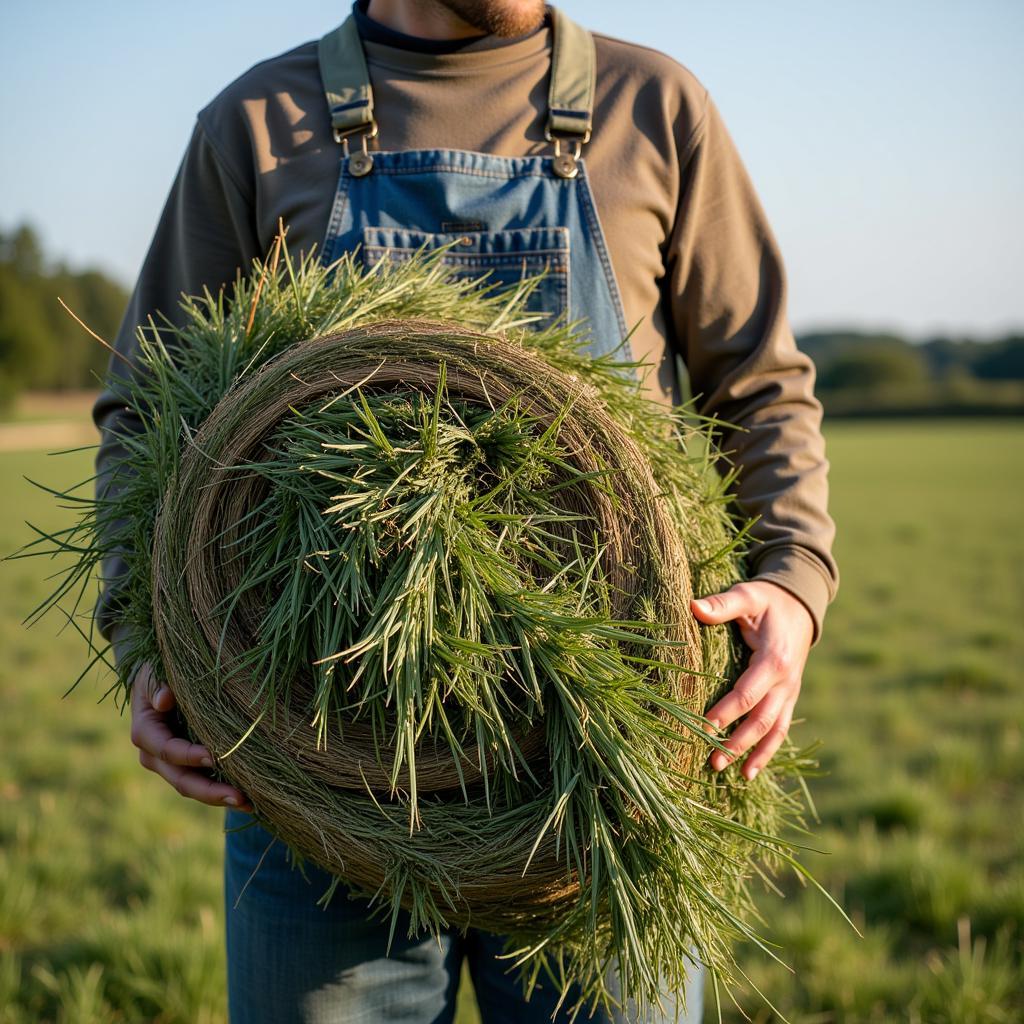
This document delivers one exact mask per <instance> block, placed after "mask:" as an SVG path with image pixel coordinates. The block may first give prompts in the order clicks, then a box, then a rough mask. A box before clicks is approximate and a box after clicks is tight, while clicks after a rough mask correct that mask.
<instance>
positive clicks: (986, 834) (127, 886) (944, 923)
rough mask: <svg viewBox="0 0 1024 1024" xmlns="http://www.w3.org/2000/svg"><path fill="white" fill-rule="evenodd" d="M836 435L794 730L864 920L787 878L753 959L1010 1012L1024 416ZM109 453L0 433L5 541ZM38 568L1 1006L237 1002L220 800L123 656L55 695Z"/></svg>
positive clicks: (857, 1003) (937, 1002)
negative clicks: (109, 669)
mask: <svg viewBox="0 0 1024 1024" xmlns="http://www.w3.org/2000/svg"><path fill="white" fill-rule="evenodd" d="M828 442H829V456H830V459H831V461H832V465H833V472H832V487H833V504H832V508H833V514H834V516H835V518H836V520H837V523H838V527H839V537H838V541H837V546H836V551H837V557H838V560H839V563H840V568H841V571H842V575H843V581H842V586H841V590H840V596H839V598H838V600H837V601H836V603H835V604H834V605H833V606H832V608H831V609H830V611H829V616H828V619H827V622H826V630H825V635H824V637H823V639H822V641H821V644H820V645H819V646H818V647H817V648H816V649H815V650H814V652H813V653H812V657H811V662H810V664H809V666H808V670H807V673H806V676H805V679H804V692H803V695H802V696H801V700H800V703H799V705H798V714H799V715H800V716H801V717H802V721H801V722H800V723H799V724H797V725H795V726H794V733H793V735H794V737H795V738H796V739H797V740H798V741H799V742H801V743H804V742H809V741H810V740H813V739H816V738H820V739H821V741H822V743H823V747H822V750H821V755H820V756H821V762H822V768H823V770H824V773H825V774H824V775H823V776H822V777H821V778H819V779H816V780H814V781H813V784H812V792H813V795H814V797H815V800H816V802H817V806H818V811H819V814H820V817H821V823H820V825H819V826H818V827H817V830H816V835H815V836H814V838H813V845H814V847H815V848H816V850H818V851H820V852H809V853H807V854H806V856H805V862H806V863H807V864H808V865H809V866H810V868H811V869H812V871H813V872H814V873H815V875H816V877H817V878H818V879H819V880H820V881H821V882H822V883H823V884H824V885H825V886H826V888H827V889H828V890H829V891H830V892H831V893H832V894H833V895H834V896H835V897H836V899H837V900H839V901H840V902H841V904H842V905H843V906H844V907H845V909H846V910H847V912H848V913H849V914H850V916H851V918H852V919H853V920H854V922H855V923H856V924H857V926H858V928H859V929H860V931H861V933H862V935H863V937H858V935H857V934H856V933H855V932H854V931H853V930H852V929H850V927H849V926H848V925H847V924H845V922H844V921H843V920H842V919H841V917H840V916H839V915H838V913H836V911H835V910H834V909H833V908H831V907H830V906H829V905H828V903H827V901H826V900H825V899H824V898H823V897H822V896H821V895H820V894H818V893H816V892H815V891H814V890H812V889H803V888H801V887H800V886H799V885H796V884H794V883H793V881H792V880H791V879H784V880H783V887H784V889H785V891H786V898H785V899H780V898H779V897H778V896H776V895H773V894H772V893H769V892H766V893H765V896H764V900H763V908H764V915H765V929H766V932H767V933H768V934H769V935H770V936H771V937H773V938H774V939H775V940H776V941H778V942H779V943H780V945H781V947H782V949H781V951H780V956H781V957H782V959H783V960H785V961H786V963H787V964H788V965H789V967H790V968H791V969H792V970H791V971H790V970H788V969H787V968H786V967H782V966H779V965H778V964H777V963H774V962H773V961H771V960H770V959H769V958H767V957H766V956H765V955H764V954H763V953H759V952H756V951H752V952H750V953H749V955H747V956H746V958H745V961H744V963H745V967H746V969H747V971H748V972H749V974H750V977H751V979H752V982H753V983H754V984H756V985H757V986H758V987H759V988H760V989H761V990H762V992H763V993H764V994H765V995H766V996H767V997H768V998H769V999H770V1000H771V1001H772V1003H774V1004H775V1005H776V1006H777V1007H778V1008H779V1010H780V1011H782V1012H783V1013H784V1014H785V1015H786V1017H787V1018H788V1019H789V1020H791V1021H793V1022H794V1024H831V1022H836V1024H839V1022H875V1021H877V1022H890V1021H907V1022H914V1024H932V1022H934V1024H940V1022H948V1024H973V1022H979V1024H980V1022H992V1024H1004V1022H1005V1024H1011V1022H1018V1021H1021V1020H1024V958H1022V943H1024V857H1022V853H1024V826H1022V822H1024V786H1022V779H1024V671H1022V669H1021V665H1022V663H1024V628H1022V619H1024V532H1022V529H1021V518H1022V515H1021V513H1022V511H1024V501H1022V500H1021V499H1022V491H1024V484H1022V473H1021V467H1022V466H1024V425H1022V424H1021V423H1020V422H1011V421H1002V422H1001V421H973V420H967V421H965V420H961V421H956V422H953V421H915V422H901V423H893V422H886V421H870V422H864V423H858V424H834V425H832V426H831V427H830V428H829V429H828ZM91 458H92V453H91V452H80V453H76V454H74V455H67V456H59V457H51V456H46V455H44V454H42V453H38V452H4V453H2V454H0V551H2V552H4V553H6V552H9V551H11V550H13V549H14V548H16V547H17V546H18V545H19V544H21V543H23V542H24V541H25V540H26V539H27V538H28V536H29V533H28V530H27V528H26V527H25V526H24V520H26V519H28V520H31V521H33V522H35V523H37V524H38V525H41V526H47V527H52V526H55V525H57V524H59V523H61V522H64V521H66V519H65V517H66V516H67V515H68V513H67V512H64V511H62V510H60V509H58V508H56V507H55V504H54V502H53V500H52V499H50V498H49V497H48V496H46V495H45V494H43V493H42V492H40V491H37V490H35V489H33V488H31V487H30V486H29V485H28V484H27V483H25V482H24V480H23V477H25V476H29V477H32V478H34V479H37V480H39V481H41V482H43V483H48V484H51V485H60V486H61V487H63V486H65V485H66V484H67V483H68V482H69V481H70V480H71V479H73V478H74V479H78V478H85V477H87V476H88V475H89V473H90V467H91ZM46 571H47V566H46V564H45V563H44V562H42V561H39V560H23V561H16V562H7V563H3V564H0V650H2V652H3V657H2V660H0V1024H29V1022H31V1024H37V1022H44V1021H60V1022H68V1024H71V1022H83V1024H84V1022H89V1024H93V1022H100V1024H102V1022H108V1021H124V1022H139V1021H154V1022H160V1024H204V1022H206V1024H213V1022H218V1021H219V1022H223V1021H224V1020H225V1005H224V952H223V948H222V945H223V943H222V927H223V908H222V903H221V900H222V887H221V859H220V856H221V844H222V836H221V827H222V820H223V819H222V815H221V812H219V811H217V810H215V809H212V808H207V807H203V806H200V805H198V804H194V803H192V802H189V801H185V800H183V799H182V798H180V797H179V796H177V794H175V793H174V792H173V791H172V790H171V789H170V788H169V787H168V786H166V784H165V783H163V782H162V781H161V780H159V779H158V778H157V777H156V776H155V775H153V774H151V773H149V772H146V771H144V770H143V769H142V768H141V767H140V766H139V765H138V761H137V752H136V751H135V749H134V747H132V746H131V744H130V742H129V739H128V719H127V715H126V714H125V715H124V716H122V715H119V713H118V711H117V709H116V707H115V706H114V703H113V700H112V698H111V697H107V698H106V699H101V698H102V696H103V694H104V691H105V690H106V689H107V687H108V686H109V685H110V682H111V680H110V679H107V678H103V677H101V676H100V674H98V673H95V672H94V673H93V674H91V675H90V676H89V677H87V678H86V680H85V681H83V683H82V684H81V685H80V686H79V687H78V688H77V689H76V690H75V691H74V692H73V693H72V694H70V695H69V696H68V697H66V698H63V699H62V694H63V693H64V692H65V690H66V689H67V688H68V686H69V685H70V684H71V682H72V681H73V680H74V678H75V677H76V676H77V675H78V673H79V671H80V669H81V667H82V660H83V657H84V649H83V645H82V641H81V639H80V638H79V637H78V636H77V635H76V634H75V633H74V631H73V630H71V629H65V630H64V631H63V632H59V630H60V626H61V623H60V622H59V621H58V620H57V619H56V618H55V617H51V618H49V619H47V620H44V621H43V622H42V623H41V624H39V625H38V626H36V627H34V628H33V629H31V630H25V629H24V628H23V627H22V626H21V624H20V622H21V619H22V617H23V616H24V615H25V614H26V613H27V612H28V611H30V610H31V608H32V607H33V606H34V605H35V603H36V602H37V601H38V600H39V599H40V598H41V597H42V596H43V595H44V594H45V593H46V589H47V583H46V582H45V580H44V575H45V573H46ZM737 998H738V1000H739V1003H740V1005H741V1006H742V1008H743V1010H744V1011H745V1012H746V1013H747V1014H748V1015H749V1016H750V1018H751V1019H753V1020H754V1021H758V1022H767V1021H773V1020H779V1019H781V1018H780V1017H779V1016H777V1015H775V1014H773V1013H772V1011H770V1010H767V1009H766V1008H765V1005H764V1003H763V1001H762V1000H761V998H760V997H759V996H757V995H756V994H755V993H754V992H753V990H752V989H750V990H748V991H746V992H740V993H738V994H737ZM723 1016H724V1018H725V1019H726V1020H728V1021H740V1020H742V1019H743V1017H742V1015H741V1013H740V1011H739V1010H737V1009H735V1008H733V1007H731V1005H728V1004H727V1005H726V1006H725V1007H724V1008H723ZM474 1018H475V1014H474V1011H473V1007H472V1004H471V1001H470V1000H469V999H466V1000H464V1003H463V1007H462V1012H461V1013H460V1024H468V1022H469V1021H471V1020H473V1019H474ZM706 1019H707V1020H708V1021H711V1020H714V1019H717V1018H716V1016H715V1014H714V1012H713V1008H712V1007H710V1006H709V1011H708V1015H707V1018H706Z"/></svg>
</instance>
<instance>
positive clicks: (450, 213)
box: [319, 8, 632, 360]
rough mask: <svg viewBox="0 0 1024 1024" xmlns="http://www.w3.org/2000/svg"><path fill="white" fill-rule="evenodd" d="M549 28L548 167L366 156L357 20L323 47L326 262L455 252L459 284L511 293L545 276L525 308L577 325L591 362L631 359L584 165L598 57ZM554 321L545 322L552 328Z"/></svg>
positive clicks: (588, 43) (544, 159)
mask: <svg viewBox="0 0 1024 1024" xmlns="http://www.w3.org/2000/svg"><path fill="white" fill-rule="evenodd" d="M550 10H551V12H552V16H553V20H554V24H553V33H554V42H553V49H552V60H551V85H550V89H549V92H548V112H547V121H546V127H545V137H546V138H547V139H548V140H549V141H551V142H552V144H553V149H554V152H553V154H552V155H549V156H525V157H506V156H494V155H492V154H490V153H476V152H471V151H469V150H464V149H407V150H396V151H390V152H387V151H385V152H380V151H371V150H370V148H369V144H368V143H369V140H370V139H372V138H374V137H376V135H377V120H376V117H375V113H374V106H373V91H372V88H371V86H370V78H369V74H368V72H367V68H366V58H365V56H364V53H363V47H362V42H361V40H360V38H359V32H358V29H357V28H356V23H355V20H354V19H353V18H352V17H351V16H349V18H347V19H346V20H345V22H344V23H343V24H341V25H340V26H339V27H338V28H336V29H334V30H333V31H332V32H329V33H328V34H327V35H325V36H324V37H323V39H321V40H320V44H319V59H320V75H321V78H322V80H323V84H324V89H325V91H326V94H327V104H328V107H329V108H330V112H331V125H332V127H333V130H334V138H335V141H337V142H338V143H339V146H340V147H341V149H342V156H341V169H340V173H339V177H338V187H337V191H336V193H335V196H334V203H333V206H332V209H331V217H330V221H329V223H328V226H327V233H326V236H325V238H324V244H323V246H322V248H321V261H322V262H323V263H324V264H329V263H331V262H333V261H334V260H335V259H337V258H338V257H339V256H341V255H342V254H343V253H345V252H348V251H352V250H356V249H358V250H359V251H360V253H361V255H362V260H363V263H364V264H365V265H366V266H373V265H374V264H375V263H376V262H378V261H379V260H380V259H381V258H382V257H383V256H384V254H385V253H387V254H388V255H389V256H390V258H391V259H392V260H400V259H403V258H408V256H409V254H410V253H412V252H413V251H415V250H416V249H417V248H419V247H420V246H425V247H426V248H428V249H431V248H435V247H437V246H440V245H443V244H445V243H448V242H453V241H454V242H457V244H456V245H455V246H454V247H453V248H451V249H449V250H448V252H447V254H446V255H445V256H444V257H442V261H443V262H444V263H445V264H447V265H448V266H449V267H450V268H451V271H452V273H453V274H455V275H457V276H472V277H479V276H481V275H486V282H487V283H495V284H501V285H505V284H513V283H515V282H516V281H518V280H519V279H520V277H522V276H524V275H532V274H535V273H538V272H539V271H540V270H542V269H544V268H545V267H546V268H547V269H548V271H549V273H548V274H547V276H546V277H545V278H544V279H543V280H542V283H541V285H540V287H539V288H537V289H536V290H535V291H534V292H533V293H532V294H531V295H530V298H529V302H528V304H527V309H529V310H531V311H537V312H543V313H549V314H551V316H552V318H554V317H558V316H560V315H562V314H568V319H569V320H577V319H582V318H585V319H584V320H583V323H582V324H581V327H582V328H583V329H584V330H588V329H589V332H590V337H589V342H588V345H587V349H588V350H589V351H590V352H591V353H592V354H593V355H595V356H596V355H604V354H606V353H610V352H613V351H617V353H618V356H619V357H620V358H622V359H624V360H629V359H631V358H632V356H631V353H630V350H629V342H628V340H625V339H626V334H627V330H626V320H625V315H624V313H623V309H622V299H621V297H620V295H619V289H618V285H617V284H616V281H615V274H614V272H613V270H612V265H611V261H610V260H609V258H608V250H607V246H606V245H605V239H604V233H603V232H602V230H601V223H600V221H599V219H598V216H597V207H596V206H595V205H594V197H593V194H592V193H591V190H590V182H589V180H588V178H587V170H586V165H585V163H584V161H583V159H582V157H581V156H580V151H581V149H582V147H583V145H584V144H585V143H586V142H587V141H588V140H589V139H590V134H591V130H592V125H591V118H592V113H593V105H594V81H595V74H596V70H595V69H596V58H595V53H594V41H593V38H592V37H591V35H590V33H589V32H588V31H587V30H586V29H584V28H581V27H580V26H578V25H576V24H575V23H574V22H572V21H570V20H569V19H568V18H567V17H566V16H565V15H564V14H562V12H561V11H559V10H557V9H555V8H550ZM549 319H550V318H545V322H548V321H549Z"/></svg>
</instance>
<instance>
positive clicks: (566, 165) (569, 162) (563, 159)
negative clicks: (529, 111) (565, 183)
mask: <svg viewBox="0 0 1024 1024" xmlns="http://www.w3.org/2000/svg"><path fill="white" fill-rule="evenodd" d="M544 138H545V139H547V140H548V142H553V143H554V144H555V157H554V160H552V162H551V169H552V170H553V171H554V172H555V174H557V175H558V177H560V178H575V177H576V175H577V174H579V172H580V169H579V159H580V151H581V150H582V149H583V144H584V143H585V142H589V141H590V129H589V128H588V129H587V131H586V134H585V135H583V136H579V135H552V134H551V129H550V128H545V129H544ZM563 142H570V143H572V149H571V150H569V151H568V152H564V153H563V152H562V143H563Z"/></svg>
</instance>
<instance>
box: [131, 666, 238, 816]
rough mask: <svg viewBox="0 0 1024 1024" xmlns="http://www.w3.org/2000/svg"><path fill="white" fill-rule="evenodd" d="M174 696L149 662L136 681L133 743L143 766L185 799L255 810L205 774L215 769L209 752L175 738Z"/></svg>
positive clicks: (140, 670)
mask: <svg viewBox="0 0 1024 1024" xmlns="http://www.w3.org/2000/svg"><path fill="white" fill-rule="evenodd" d="M174 706H175V700H174V694H173V693H171V691H170V689H169V687H167V686H164V685H163V684H162V683H160V682H158V681H157V680H156V678H155V677H154V675H153V670H152V667H151V666H150V665H149V663H148V662H147V663H145V664H144V665H142V667H141V668H140V669H139V670H138V672H136V673H135V679H134V681H133V682H132V732H131V737H132V743H133V744H134V745H135V746H136V747H138V748H139V763H140V764H141V765H142V766H143V768H148V769H149V770H150V771H151V772H156V774H157V775H159V776H160V777H161V778H163V779H165V780H166V781H167V782H168V783H169V784H170V785H171V786H173V787H174V788H175V789H176V790H177V791H178V792H179V793H180V794H181V795H182V796H186V797H189V798H190V799H192V800H198V801H199V802H200V803H203V804H212V805H213V806H214V807H237V808H238V809H239V810H241V811H251V810H252V805H251V804H250V803H249V801H248V799H247V798H246V796H245V794H244V793H242V792H241V791H240V790H237V789H235V787H234V786H229V785H228V784H227V783H226V782H217V781H216V780H214V779H211V778H210V777H209V776H208V775H206V774H205V773H204V772H202V771H201V770H200V769H202V768H212V767H213V758H212V757H211V756H210V752H209V750H207V749H206V747H204V746H202V745H201V744H199V743H190V742H189V741H188V740H187V739H184V738H183V737H181V736H175V735H174V733H173V732H171V729H170V727H169V726H168V724H167V722H168V718H169V716H170V713H171V712H172V711H173V710H174Z"/></svg>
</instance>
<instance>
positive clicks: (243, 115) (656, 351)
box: [202, 28, 705, 401]
mask: <svg viewBox="0 0 1024 1024" xmlns="http://www.w3.org/2000/svg"><path fill="white" fill-rule="evenodd" d="M551 37H552V32H551V30H550V29H548V28H544V29H542V30H541V31H539V32H537V33H535V34H534V35H532V36H529V37H527V38H526V39H524V40H522V41H521V42H515V43H512V44H510V45H506V46H502V47H499V48H496V49H491V50H479V49H476V50H469V51H459V52H455V53H449V54H426V53H418V52H415V51H410V50H404V49H399V48H398V47H393V46H385V45H381V44H379V43H374V42H372V41H367V40H364V41H363V49H364V52H365V54H366V62H367V68H368V71H369V76H370V81H371V84H372V87H373V97H374V106H375V112H376V114H377V119H378V122H379V134H378V137H377V139H376V140H374V148H375V149H379V150H381V151H385V152H387V151H400V150H435V149H439V148H441V149H445V150H466V151H470V152H477V153H489V154H495V155H500V156H506V157H526V156H538V155H542V154H550V153H551V152H552V147H551V143H550V142H549V141H547V140H546V139H545V137H544V128H545V123H546V116H547V109H548V104H547V100H548V95H547V92H548V81H549V74H550V66H551V60H550V54H551V51H550V47H551ZM595 42H596V56H597V76H596V90H595V98H594V115H593V125H594V126H593V133H592V136H591V138H590V140H589V141H588V142H587V143H586V145H585V146H584V148H583V153H582V155H583V158H584V161H585V165H586V170H587V175H588V178H589V182H590V188H591V190H592V194H593V197H594V200H595V203H596V206H597V211H598V213H599V215H600V220H601V224H602V226H603V230H604V235H605V238H606V242H607V249H608V253H609V256H610V260H611V265H612V272H613V273H614V277H615V279H616V281H617V283H618V288H619V293H620V295H621V302H622V308H623V312H624V315H625V320H626V323H627V325H628V326H629V327H630V328H632V327H634V325H636V324H637V322H638V321H640V323H639V326H638V327H637V329H636V331H635V332H634V333H633V335H632V337H631V346H632V350H633V354H634V356H635V357H637V358H639V359H641V360H644V361H645V362H649V363H651V364H653V365H654V367H655V369H654V370H653V371H652V372H651V375H650V377H649V378H648V382H647V383H648V386H649V388H650V389H651V392H652V394H653V395H655V396H657V397H660V398H661V399H663V400H666V401H673V400H677V398H678V392H677V391H676V383H675V368H674V360H673V356H672V351H671V350H672V340H671V337H670V329H669V327H668V325H667V324H666V321H665V318H664V316H663V312H662V310H661V308H660V302H659V298H660V290H659V289H660V279H661V278H662V277H663V275H664V273H665V266H664V255H665V248H666V243H667V241H668V238H669V234H670V232H671V230H672V227H673V224H674V222H675V219H676V215H677V207H678V204H679V202H680V193H681V184H682V183H681V180H680V179H681V175H680V162H681V158H682V157H683V156H684V155H685V152H684V151H685V146H686V142H687V140H689V139H690V138H691V137H692V135H693V133H694V129H695V128H696V126H697V122H698V120H699V116H700V111H701V109H702V105H703V100H704V96H705V92H704V89H703V87H702V86H701V85H700V83H699V82H698V81H697V80H696V79H695V78H694V77H693V76H692V74H690V72H688V71H687V70H686V69H685V68H683V67H682V66H681V65H679V64H677V63H676V62H675V61H672V60H671V59H670V58H668V57H666V56H664V55H663V54H660V53H657V52H656V51H652V50H649V49H646V48H644V47H641V46H635V45H632V44H628V43H624V42H621V41H619V40H614V39H609V38H607V37H602V36H600V35H596V36H595ZM202 116H203V118H204V123H205V124H206V125H207V127H208V129H209V130H210V131H211V132H212V133H213V136H214V139H215V141H216V142H217V143H218V144H219V147H220V151H221V155H222V156H223V157H224V158H225V160H226V161H227V162H228V163H229V166H235V167H237V168H238V173H239V176H242V175H244V173H245V171H246V168H245V163H244V162H245V161H247V162H248V165H249V168H248V173H249V174H250V176H251V180H252V182H253V187H254V190H255V209H256V216H257V225H256V227H257V231H258V234H259V238H260V241H261V243H262V244H263V245H264V247H265V248H269V246H270V244H271V243H272V241H273V237H274V235H275V233H276V231H277V225H278V222H279V219H283V221H284V222H285V223H286V224H287V225H288V226H289V235H288V238H289V244H290V245H291V246H292V247H293V249H296V250H298V249H305V248H308V247H309V246H311V245H314V244H315V245H316V246H318V247H320V246H322V244H323V242H324V239H325V235H326V234H327V228H328V221H329V218H330V216H331V211H332V208H333V207H334V200H335V197H336V191H337V183H338V171H339V164H340V161H341V159H342V152H341V149H342V147H341V146H339V145H338V143H337V142H336V141H335V139H334V138H333V136H332V132H331V122H330V116H329V113H328V109H327V103H326V101H325V98H324V94H323V87H322V84H321V78H320V66H319V62H318V58H317V45H316V43H309V44H304V45H303V46H300V47H297V48H296V49H294V50H291V51H288V52H287V53H285V54H282V55H280V56H279V57H275V58H272V59H271V60H268V61H264V62H262V63H261V64H259V65H256V66H255V67H254V68H253V69H251V70H250V71H249V72H247V73H246V74H245V75H243V76H241V77H240V78H239V79H237V80H236V81H235V82H233V83H232V84H231V85H230V86H228V87H227V88H226V89H225V90H224V91H223V92H222V93H221V94H220V95H219V96H218V97H217V98H216V99H215V100H214V101H213V102H212V103H211V104H210V105H209V106H208V107H207V108H206V109H205V110H204V111H203V114H202Z"/></svg>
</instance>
